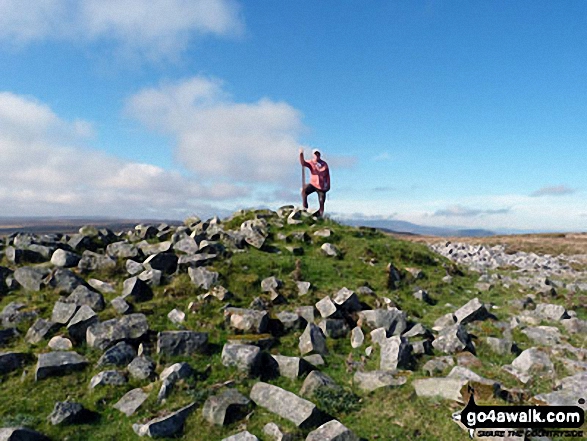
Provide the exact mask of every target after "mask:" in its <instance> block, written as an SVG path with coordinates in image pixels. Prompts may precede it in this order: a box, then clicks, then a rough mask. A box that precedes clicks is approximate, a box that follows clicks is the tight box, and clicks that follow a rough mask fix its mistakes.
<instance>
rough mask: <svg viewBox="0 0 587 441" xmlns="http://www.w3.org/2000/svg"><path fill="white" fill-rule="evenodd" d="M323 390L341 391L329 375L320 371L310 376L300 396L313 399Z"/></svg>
mask: <svg viewBox="0 0 587 441" xmlns="http://www.w3.org/2000/svg"><path fill="white" fill-rule="evenodd" d="M321 388H327V389H341V387H340V386H339V385H338V384H337V383H336V382H335V381H334V380H333V379H332V378H330V377H329V376H328V375H326V374H325V373H323V372H320V371H316V370H314V371H312V372H310V373H309V374H308V376H307V377H306V379H305V380H304V383H303V384H302V388H301V389H300V395H301V396H303V397H312V396H313V395H314V393H315V392H316V391H317V390H318V389H321Z"/></svg>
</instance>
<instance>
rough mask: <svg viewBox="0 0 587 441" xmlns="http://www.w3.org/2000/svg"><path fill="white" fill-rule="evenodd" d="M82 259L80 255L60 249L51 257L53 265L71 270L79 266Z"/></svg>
mask: <svg viewBox="0 0 587 441" xmlns="http://www.w3.org/2000/svg"><path fill="white" fill-rule="evenodd" d="M80 259H81V256H79V255H78V254H76V253H72V252H71V251H66V250H62V249H61V248H58V249H56V250H55V252H53V255H52V256H51V263H52V264H53V265H55V266H58V267H60V268H71V267H74V266H77V264H78V263H79V261H80Z"/></svg>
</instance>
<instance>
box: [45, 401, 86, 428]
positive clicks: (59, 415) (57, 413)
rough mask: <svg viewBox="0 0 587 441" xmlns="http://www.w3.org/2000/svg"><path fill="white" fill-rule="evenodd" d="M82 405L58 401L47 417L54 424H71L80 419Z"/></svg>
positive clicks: (82, 413)
mask: <svg viewBox="0 0 587 441" xmlns="http://www.w3.org/2000/svg"><path fill="white" fill-rule="evenodd" d="M83 415H84V407H83V406H82V405H81V404H79V403H74V402H71V401H58V402H56V403H55V406H54V407H53V412H51V415H49V417H48V419H49V421H51V424H53V425H54V426H56V425H58V424H73V423H76V422H78V421H80V420H81V419H82V417H83Z"/></svg>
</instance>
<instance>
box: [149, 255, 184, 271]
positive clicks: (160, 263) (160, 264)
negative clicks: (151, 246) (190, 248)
mask: <svg viewBox="0 0 587 441" xmlns="http://www.w3.org/2000/svg"><path fill="white" fill-rule="evenodd" d="M177 262H178V257H177V256H176V255H175V254H174V253H157V254H152V255H151V256H149V257H147V258H146V259H145V261H144V262H143V266H144V267H145V268H146V269H147V270H158V271H161V272H162V273H163V274H173V273H175V271H177Z"/></svg>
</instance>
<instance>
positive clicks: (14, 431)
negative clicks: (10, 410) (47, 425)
mask: <svg viewBox="0 0 587 441" xmlns="http://www.w3.org/2000/svg"><path fill="white" fill-rule="evenodd" d="M0 441H50V439H49V438H47V437H46V436H45V435H43V434H42V433H39V432H36V431H34V430H32V429H27V428H26V427H4V428H1V429H0Z"/></svg>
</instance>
